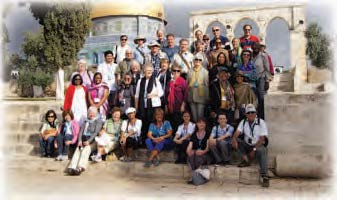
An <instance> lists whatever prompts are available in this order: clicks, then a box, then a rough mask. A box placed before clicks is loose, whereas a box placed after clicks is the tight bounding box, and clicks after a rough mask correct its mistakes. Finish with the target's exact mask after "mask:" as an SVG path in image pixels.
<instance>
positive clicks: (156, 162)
mask: <svg viewBox="0 0 337 200" xmlns="http://www.w3.org/2000/svg"><path fill="white" fill-rule="evenodd" d="M159 164H160V161H159V159H158V158H155V159H154V160H153V165H154V166H158V165H159Z"/></svg>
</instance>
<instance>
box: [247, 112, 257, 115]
mask: <svg viewBox="0 0 337 200" xmlns="http://www.w3.org/2000/svg"><path fill="white" fill-rule="evenodd" d="M255 113H256V112H247V113H246V114H248V115H250V114H255Z"/></svg>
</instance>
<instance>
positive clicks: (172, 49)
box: [163, 33, 179, 64]
mask: <svg viewBox="0 0 337 200" xmlns="http://www.w3.org/2000/svg"><path fill="white" fill-rule="evenodd" d="M166 41H167V46H166V47H165V48H163V52H165V53H166V54H167V56H168V58H169V62H170V63H171V64H172V61H173V56H174V54H176V53H178V52H179V47H178V46H177V45H175V44H174V35H173V34H172V33H169V34H167V35H166Z"/></svg>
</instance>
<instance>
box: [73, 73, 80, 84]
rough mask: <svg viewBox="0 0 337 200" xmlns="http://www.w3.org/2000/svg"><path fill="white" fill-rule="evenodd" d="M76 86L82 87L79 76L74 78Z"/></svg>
mask: <svg viewBox="0 0 337 200" xmlns="http://www.w3.org/2000/svg"><path fill="white" fill-rule="evenodd" d="M74 80H75V85H81V77H80V75H77V76H75V77H74Z"/></svg>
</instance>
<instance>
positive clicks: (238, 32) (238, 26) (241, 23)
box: [234, 18, 260, 38]
mask: <svg viewBox="0 0 337 200" xmlns="http://www.w3.org/2000/svg"><path fill="white" fill-rule="evenodd" d="M245 24H249V25H251V26H252V30H251V34H253V35H256V36H258V37H259V33H260V29H259V26H258V25H257V24H256V22H255V21H254V20H252V19H250V18H244V19H241V20H240V21H239V22H238V23H237V24H236V25H235V29H234V36H235V37H236V38H240V37H242V36H243V26H244V25H245Z"/></svg>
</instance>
